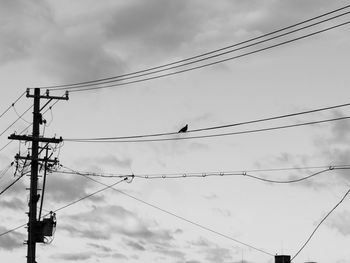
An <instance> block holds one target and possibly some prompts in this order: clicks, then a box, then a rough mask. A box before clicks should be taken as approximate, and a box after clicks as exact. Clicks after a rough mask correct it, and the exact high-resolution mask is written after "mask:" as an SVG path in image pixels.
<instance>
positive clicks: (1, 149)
mask: <svg viewBox="0 0 350 263" xmlns="http://www.w3.org/2000/svg"><path fill="white" fill-rule="evenodd" d="M57 103H58V100H56V101H55V102H54V103H53V104H52V105H51V108H52V107H54V106H55V105H56V104H57ZM49 110H50V108H49V109H47V110H46V111H44V112H43V115H44V114H45V113H46V112H48V111H49ZM32 125H33V123H31V124H30V125H28V126H27V127H26V128H24V129H23V130H22V131H21V132H20V133H19V134H23V133H24V132H25V131H26V130H28V129H29V128H30V127H31V126H32ZM0 136H1V135H0ZM13 141H14V140H10V141H9V142H8V143H7V144H5V145H4V146H3V147H2V148H0V152H1V151H3V150H4V149H5V148H7V147H8V146H9V145H10V144H11V143H13Z"/></svg>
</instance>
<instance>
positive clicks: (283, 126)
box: [64, 116, 350, 143]
mask: <svg viewBox="0 0 350 263" xmlns="http://www.w3.org/2000/svg"><path fill="white" fill-rule="evenodd" d="M348 119H350V116H345V117H339V118H332V119H325V120H319V121H311V122H303V123H297V124H290V125H282V126H275V127H269V128H261V129H252V130H245V131H237V132H227V133H218V134H209V135H198V136H187V137H173V138H161V139H142V140H108V139H106V140H102V139H101V138H98V139H97V140H95V139H69V138H68V139H64V141H67V142H76V143H90V142H93V143H137V142H160V141H179V140H191V139H203V138H213V137H222V136H232V135H240V134H249V133H258V132H266V131H274V130H281V129H287V128H294V127H301V126H307V125H315V124H320V123H326V122H333V121H341V120H348Z"/></svg>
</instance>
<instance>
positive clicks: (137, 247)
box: [126, 241, 146, 251]
mask: <svg viewBox="0 0 350 263" xmlns="http://www.w3.org/2000/svg"><path fill="white" fill-rule="evenodd" d="M126 244H127V245H128V246H129V247H131V248H133V249H134V250H138V251H145V250H146V249H145V247H144V246H142V245H141V244H140V243H138V242H134V241H128V242H127V243H126Z"/></svg>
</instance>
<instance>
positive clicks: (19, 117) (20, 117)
mask: <svg viewBox="0 0 350 263" xmlns="http://www.w3.org/2000/svg"><path fill="white" fill-rule="evenodd" d="M31 108H33V105H32V106H30V107H29V108H28V109H26V110H25V111H24V112H23V113H22V114H21V115H19V116H18V118H17V119H16V120H15V121H14V122H12V123H11V124H10V126H8V127H7V128H6V129H5V130H4V131H3V132H1V133H0V136H2V135H3V134H4V133H5V132H7V131H8V130H9V129H10V128H11V127H12V126H13V125H15V123H16V122H17V121H18V120H20V119H22V117H23V116H24V114H26V113H27V112H28V111H29V110H30V109H31Z"/></svg>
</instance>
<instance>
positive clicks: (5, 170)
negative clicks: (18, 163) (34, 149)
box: [0, 162, 14, 180]
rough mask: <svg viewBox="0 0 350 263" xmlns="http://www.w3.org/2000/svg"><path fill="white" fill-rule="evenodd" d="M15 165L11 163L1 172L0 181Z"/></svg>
mask: <svg viewBox="0 0 350 263" xmlns="http://www.w3.org/2000/svg"><path fill="white" fill-rule="evenodd" d="M13 165H14V162H11V163H10V164H9V165H8V166H6V167H5V168H4V169H2V170H1V171H0V180H1V179H2V178H3V176H4V175H5V174H6V173H7V172H8V170H10V168H11V167H12V166H13Z"/></svg>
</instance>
